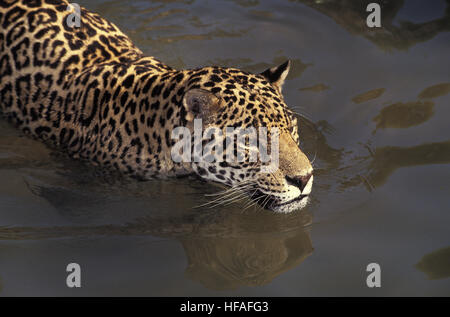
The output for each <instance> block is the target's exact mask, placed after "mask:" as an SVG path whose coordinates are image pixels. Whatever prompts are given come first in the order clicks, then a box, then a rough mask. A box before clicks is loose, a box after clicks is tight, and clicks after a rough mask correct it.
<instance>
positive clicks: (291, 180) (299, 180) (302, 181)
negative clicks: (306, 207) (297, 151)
mask: <svg viewBox="0 0 450 317" xmlns="http://www.w3.org/2000/svg"><path fill="white" fill-rule="evenodd" d="M312 175H313V174H312V173H309V174H307V175H305V176H294V177H291V176H287V175H286V180H287V182H288V184H291V185H294V186H296V187H298V188H299V189H300V191H302V192H303V190H304V189H305V187H306V185H307V184H308V182H309V180H310V179H311V177H312Z"/></svg>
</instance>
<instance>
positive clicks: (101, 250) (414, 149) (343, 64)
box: [0, 0, 450, 296]
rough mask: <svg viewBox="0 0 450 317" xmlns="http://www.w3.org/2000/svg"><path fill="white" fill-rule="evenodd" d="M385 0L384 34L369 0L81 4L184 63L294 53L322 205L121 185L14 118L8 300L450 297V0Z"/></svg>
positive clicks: (8, 188)
mask: <svg viewBox="0 0 450 317" xmlns="http://www.w3.org/2000/svg"><path fill="white" fill-rule="evenodd" d="M362 2H364V1H362ZM365 2H370V1H365ZM385 2H386V3H387V4H386V6H385V7H384V8H383V11H382V25H383V28H382V29H380V30H371V29H368V28H367V27H366V26H365V18H366V14H367V13H366V12H365V10H364V9H365V5H364V4H363V5H361V4H360V5H358V3H361V1H354V2H352V1H332V0H329V1H312V0H311V1H308V0H304V1H286V0H280V1H258V0H246V1H237V0H236V1H200V0H198V1H194V0H191V1H189V0H186V1H154V2H153V1H144V0H139V1H124V0H120V1H118V0H116V1H106V0H96V1H92V0H89V1H87V0H85V1H81V0H80V1H79V3H80V4H81V5H83V6H86V7H87V8H89V9H91V10H93V11H96V12H99V13H101V14H102V15H103V16H104V17H106V18H108V19H110V20H111V21H113V22H115V23H116V24H118V25H119V26H120V27H121V28H122V30H123V31H125V32H126V33H127V34H129V35H130V36H131V38H132V39H133V40H134V41H135V43H136V44H137V45H138V46H139V47H140V48H141V49H142V50H143V51H144V52H146V53H147V54H149V55H154V56H156V57H158V58H159V59H161V60H162V61H164V62H166V63H168V64H170V65H171V66H174V67H177V68H189V67H197V66H205V65H210V64H218V65H222V66H235V67H240V68H243V69H246V70H250V71H255V72H256V71H262V70H264V69H265V68H266V67H268V66H272V65H274V64H277V63H280V62H282V61H284V60H285V59H287V58H290V59H292V60H293V61H294V63H293V67H292V71H291V74H290V75H289V77H288V80H287V83H286V85H285V88H284V95H285V97H286V100H287V103H288V104H289V105H290V106H291V107H292V108H293V109H295V110H296V111H297V112H299V113H301V114H303V115H304V116H305V118H304V119H302V120H301V122H300V129H301V134H302V139H303V147H304V149H305V152H306V153H307V154H308V156H309V157H310V158H311V159H313V158H314V165H315V168H316V172H317V173H316V175H317V176H316V177H315V186H314V190H313V194H314V195H313V200H312V203H311V204H310V205H309V206H308V207H307V209H306V210H304V211H302V212H295V213H292V214H289V215H276V214H273V213H271V212H269V211H262V210H256V209H252V208H248V209H246V210H244V208H243V204H232V205H229V206H224V207H221V208H213V209H208V208H195V207H196V206H198V205H201V204H203V203H205V202H207V201H208V199H210V198H208V197H205V196H204V195H205V194H208V193H209V194H210V193H214V192H215V191H217V188H214V187H212V186H210V185H208V184H205V183H201V182H199V181H195V180H191V179H182V180H169V181H152V182H136V181H130V180H123V179H116V178H114V177H112V178H111V177H108V176H105V175H103V174H102V173H101V172H99V171H97V170H95V169H93V168H91V167H88V166H85V165H83V164H81V163H79V162H76V161H73V160H70V159H67V158H66V157H64V156H63V155H61V154H58V153H56V152H54V151H51V150H49V149H47V148H46V147H45V146H43V145H42V144H40V143H39V142H36V141H33V140H30V139H28V138H26V137H23V136H22V135H21V133H20V132H18V131H17V130H15V129H14V128H12V127H10V126H9V125H8V124H7V123H6V122H4V121H0V211H1V217H0V295H57V296H59V295H162V296H165V295H167V296H172V295H185V296H186V295H189V296H196V295H208V296H209V295H216V296H221V295H236V296H241V295H263V296H265V295H270V296H299V295H338V296H341V295H368V296H370V295H427V296H428V295H447V296H448V295H450V278H449V277H450V252H449V246H450V230H449V229H450V199H449V194H450V126H449V123H450V58H449V56H450V32H449V31H450V3H449V2H448V1H439V0H436V1H427V2H426V4H425V2H424V1H408V0H407V1H385ZM71 262H76V263H79V264H80V265H81V268H82V288H81V289H68V288H67V287H66V285H65V280H66V276H67V273H66V271H65V268H66V265H67V264H68V263H71ZM372 262H376V263H378V264H380V266H381V271H382V274H381V288H377V289H370V288H368V287H367V286H366V277H367V275H368V274H369V273H368V272H366V266H367V265H368V264H369V263H372Z"/></svg>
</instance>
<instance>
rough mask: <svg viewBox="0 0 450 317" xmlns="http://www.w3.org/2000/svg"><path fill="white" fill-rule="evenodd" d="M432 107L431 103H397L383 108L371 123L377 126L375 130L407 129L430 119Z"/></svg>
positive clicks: (432, 111)
mask: <svg viewBox="0 0 450 317" xmlns="http://www.w3.org/2000/svg"><path fill="white" fill-rule="evenodd" d="M433 107H434V103H433V102H431V101H413V102H405V103H403V102H397V103H394V104H392V105H389V106H387V107H385V108H383V109H382V110H381V111H380V113H379V114H378V115H377V116H376V117H375V118H374V119H373V121H374V122H376V124H377V127H376V130H378V129H388V128H395V129H404V128H409V127H412V126H416V125H419V124H421V123H424V122H425V121H427V120H428V119H430V118H431V117H432V116H433V113H434V110H433ZM376 130H375V131H376ZM375 131H374V133H375Z"/></svg>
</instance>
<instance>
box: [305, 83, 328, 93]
mask: <svg viewBox="0 0 450 317" xmlns="http://www.w3.org/2000/svg"><path fill="white" fill-rule="evenodd" d="M328 89H330V86H328V85H325V84H322V83H320V84H316V85H314V86H310V87H303V88H299V89H298V90H300V91H314V92H319V91H324V90H328Z"/></svg>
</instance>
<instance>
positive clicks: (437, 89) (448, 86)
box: [419, 83, 450, 99]
mask: <svg viewBox="0 0 450 317" xmlns="http://www.w3.org/2000/svg"><path fill="white" fill-rule="evenodd" d="M448 93H450V83H442V84H437V85H434V86H431V87H427V88H425V89H424V90H423V91H422V92H421V93H420V94H419V98H420V99H432V98H437V97H441V96H445V95H446V94H448Z"/></svg>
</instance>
